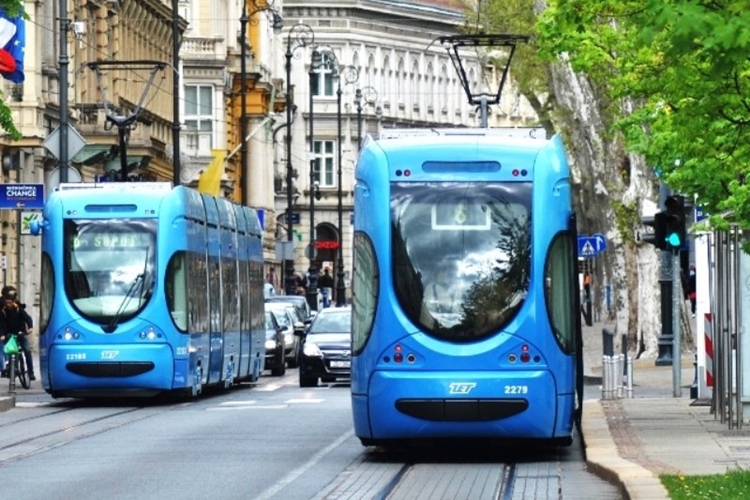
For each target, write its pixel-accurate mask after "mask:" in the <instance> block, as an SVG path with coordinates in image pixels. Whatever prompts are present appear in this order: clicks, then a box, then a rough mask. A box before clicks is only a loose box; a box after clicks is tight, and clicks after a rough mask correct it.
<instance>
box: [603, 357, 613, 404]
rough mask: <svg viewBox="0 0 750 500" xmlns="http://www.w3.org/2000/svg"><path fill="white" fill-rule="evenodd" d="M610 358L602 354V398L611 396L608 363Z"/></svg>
mask: <svg viewBox="0 0 750 500" xmlns="http://www.w3.org/2000/svg"><path fill="white" fill-rule="evenodd" d="M610 360H611V358H610V357H609V356H602V399H610V398H611V390H610V384H611V382H610V373H609V365H610V364H611V363H610Z"/></svg>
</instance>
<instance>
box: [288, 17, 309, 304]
mask: <svg viewBox="0 0 750 500" xmlns="http://www.w3.org/2000/svg"><path fill="white" fill-rule="evenodd" d="M292 43H294V46H292ZM313 43H315V32H314V31H313V29H312V28H311V27H310V26H308V25H307V24H304V23H299V24H295V25H294V26H292V27H291V28H289V33H287V36H286V54H285V57H286V85H287V90H286V227H287V231H286V236H287V246H288V248H287V252H286V255H285V262H284V270H285V272H284V288H285V290H286V294H287V295H294V294H295V292H296V289H297V283H296V280H295V278H294V231H293V228H294V222H293V220H292V219H293V214H292V209H293V206H294V205H293V200H292V194H293V191H294V185H293V184H294V169H293V168H292V108H293V107H294V105H293V102H294V95H293V87H292V85H291V81H292V57H296V56H295V52H297V49H299V48H301V47H305V46H307V45H308V44H310V45H312V44H313Z"/></svg>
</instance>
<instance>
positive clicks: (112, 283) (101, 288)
mask: <svg viewBox="0 0 750 500" xmlns="http://www.w3.org/2000/svg"><path fill="white" fill-rule="evenodd" d="M64 232H65V249H64V250H65V254H64V260H65V292H66V294H67V295H68V299H69V300H70V302H71V304H73V306H74V307H75V308H76V310H77V311H78V312H79V313H80V314H81V315H82V316H83V317H85V318H87V319H89V320H91V321H94V322H96V323H99V324H102V325H109V326H110V327H111V328H114V327H115V326H116V324H117V323H118V322H120V321H123V320H127V319H129V318H132V317H133V316H135V315H136V314H137V313H138V312H139V311H140V310H142V309H143V307H144V306H145V305H146V303H147V302H148V300H149V299H150V297H151V293H152V290H153V286H154V262H155V255H156V220H155V219H109V220H70V219H68V220H66V221H65V229H64Z"/></svg>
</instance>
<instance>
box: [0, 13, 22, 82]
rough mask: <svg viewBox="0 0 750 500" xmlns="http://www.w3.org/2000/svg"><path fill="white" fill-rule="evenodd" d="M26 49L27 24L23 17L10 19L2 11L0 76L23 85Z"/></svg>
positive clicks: (0, 19)
mask: <svg viewBox="0 0 750 500" xmlns="http://www.w3.org/2000/svg"><path fill="white" fill-rule="evenodd" d="M25 48H26V22H25V21H24V19H23V17H22V15H20V14H19V15H18V16H17V17H14V18H9V17H8V15H7V14H6V13H5V12H3V11H1V10H0V75H2V76H3V77H4V78H5V79H7V80H10V81H11V82H13V83H22V82H23V79H24V75H23V54H24V50H25Z"/></svg>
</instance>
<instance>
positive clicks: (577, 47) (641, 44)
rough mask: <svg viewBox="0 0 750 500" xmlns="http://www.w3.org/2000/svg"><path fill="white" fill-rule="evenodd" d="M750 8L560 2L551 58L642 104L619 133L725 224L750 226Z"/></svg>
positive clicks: (549, 32) (681, 0) (547, 32)
mask: <svg viewBox="0 0 750 500" xmlns="http://www.w3.org/2000/svg"><path fill="white" fill-rule="evenodd" d="M748 6H750V2H748V1H747V0H729V1H726V2H709V1H695V0H692V1H690V0H667V1H663V0H633V1H619V0H618V1H602V0H553V1H551V2H550V6H549V9H548V10H547V11H545V13H544V14H543V16H542V18H541V19H540V26H541V28H540V32H541V34H542V35H541V38H542V41H540V45H541V46H543V47H544V48H545V50H546V51H547V54H550V55H562V54H566V55H567V57H569V58H570V61H571V63H572V64H573V65H574V66H575V67H576V68H577V69H579V70H581V71H585V72H586V73H587V74H589V75H598V76H599V77H604V79H606V81H607V92H608V94H609V96H610V97H611V98H612V99H613V100H621V99H624V98H626V97H630V98H634V99H636V100H637V101H636V102H637V104H638V106H637V107H635V108H634V109H633V111H632V113H630V114H621V115H620V116H619V117H617V119H616V120H615V122H614V127H613V128H614V129H616V130H620V131H622V132H623V133H624V135H625V137H626V142H627V146H628V148H629V151H631V152H634V153H640V154H642V155H644V157H645V158H646V160H647V161H648V162H649V163H650V164H651V165H653V166H654V167H656V168H658V170H659V171H660V173H661V174H662V175H663V178H664V180H665V181H666V182H667V183H668V184H669V186H670V187H671V188H672V189H674V190H676V191H678V192H682V193H684V194H687V195H696V196H697V201H698V203H699V204H700V205H702V206H703V208H704V210H706V211H707V212H709V213H711V214H714V215H713V217H712V220H711V222H712V224H713V225H714V226H716V227H722V226H723V225H724V224H726V222H727V220H726V217H724V216H723V214H731V215H729V218H730V219H731V220H732V221H734V222H738V223H740V224H741V225H742V226H743V227H748V225H750V187H749V186H748V179H747V173H748V171H749V170H750V60H748V58H747V53H748V48H750V10H748Z"/></svg>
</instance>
